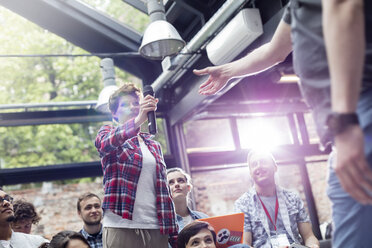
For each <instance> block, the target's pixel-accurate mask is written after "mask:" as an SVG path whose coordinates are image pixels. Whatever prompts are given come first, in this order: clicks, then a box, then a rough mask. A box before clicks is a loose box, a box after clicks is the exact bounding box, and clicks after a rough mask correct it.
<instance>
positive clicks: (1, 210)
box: [0, 188, 49, 248]
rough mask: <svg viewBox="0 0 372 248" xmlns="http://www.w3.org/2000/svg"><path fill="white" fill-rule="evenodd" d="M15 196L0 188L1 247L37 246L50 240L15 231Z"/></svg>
mask: <svg viewBox="0 0 372 248" xmlns="http://www.w3.org/2000/svg"><path fill="white" fill-rule="evenodd" d="M12 202H13V198H12V197H11V196H10V195H8V194H7V193H5V192H4V191H3V190H2V189H1V188H0V248H9V247H11V248H37V247H39V246H40V245H41V244H43V243H44V242H49V241H48V240H46V239H44V238H43V237H41V236H37V235H31V234H25V233H20V232H13V231H12V228H11V225H10V224H11V222H12V221H13V220H14V212H13V204H12Z"/></svg>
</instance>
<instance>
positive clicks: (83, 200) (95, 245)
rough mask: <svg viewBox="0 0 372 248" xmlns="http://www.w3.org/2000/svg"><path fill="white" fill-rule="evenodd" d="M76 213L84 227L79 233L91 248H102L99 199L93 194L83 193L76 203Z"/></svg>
mask: <svg viewBox="0 0 372 248" xmlns="http://www.w3.org/2000/svg"><path fill="white" fill-rule="evenodd" d="M76 205H77V213H78V215H79V217H80V218H81V220H82V221H83V223H84V225H83V228H82V229H81V230H80V231H79V232H80V233H81V234H82V235H83V236H84V238H85V239H86V240H87V241H88V243H89V245H90V247H92V248H102V247H103V245H102V223H101V220H102V213H103V210H102V206H101V199H100V198H99V197H98V196H97V195H96V194H93V193H85V194H83V195H82V196H80V197H79V199H78V201H77V204H76Z"/></svg>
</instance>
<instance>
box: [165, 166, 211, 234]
mask: <svg viewBox="0 0 372 248" xmlns="http://www.w3.org/2000/svg"><path fill="white" fill-rule="evenodd" d="M167 178H168V184H169V187H170V191H171V194H172V199H173V202H174V206H175V208H176V214H177V224H178V232H180V231H181V230H182V229H183V228H184V226H186V225H187V224H189V223H191V222H192V221H193V220H197V219H203V218H208V215H206V214H204V213H202V212H198V211H193V210H191V209H190V208H189V207H188V202H189V193H190V192H191V189H192V184H191V177H190V175H189V174H187V173H186V172H185V171H184V170H182V169H181V168H171V169H168V170H167Z"/></svg>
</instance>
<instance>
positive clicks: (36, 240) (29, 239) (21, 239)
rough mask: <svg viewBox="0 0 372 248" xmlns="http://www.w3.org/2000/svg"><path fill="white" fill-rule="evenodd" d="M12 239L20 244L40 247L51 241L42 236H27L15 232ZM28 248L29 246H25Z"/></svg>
mask: <svg viewBox="0 0 372 248" xmlns="http://www.w3.org/2000/svg"><path fill="white" fill-rule="evenodd" d="M12 239H13V240H14V241H16V242H17V243H19V244H23V245H26V244H27V245H31V246H36V247H38V246H39V245H41V244H42V243H45V242H49V240H47V239H45V238H43V237H42V236H40V235H34V234H26V233H21V232H13V234H12ZM25 247H27V246H25Z"/></svg>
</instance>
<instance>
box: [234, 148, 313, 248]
mask: <svg viewBox="0 0 372 248" xmlns="http://www.w3.org/2000/svg"><path fill="white" fill-rule="evenodd" d="M247 160H248V161H247V162H248V166H249V169H250V175H251V177H252V179H253V182H254V187H252V188H251V189H250V191H249V192H247V193H244V194H243V195H242V196H241V197H240V198H239V199H238V200H237V201H236V202H235V210H236V211H237V212H243V213H244V235H243V241H244V244H248V245H250V246H254V247H272V246H273V247H279V246H286V245H289V244H292V243H296V244H301V243H304V244H305V245H306V246H309V247H312V248H318V247H319V241H318V240H317V239H316V238H315V236H314V234H313V232H312V229H311V224H310V221H309V218H308V215H307V213H306V210H305V207H304V204H303V202H302V200H301V199H300V198H299V196H298V195H296V194H295V193H293V192H290V191H288V190H285V189H282V188H280V187H279V186H278V185H276V182H275V177H274V176H275V173H276V171H277V165H276V162H275V160H274V158H273V156H272V155H271V154H270V153H262V152H257V151H254V150H251V151H250V152H249V154H248V158H247Z"/></svg>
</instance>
